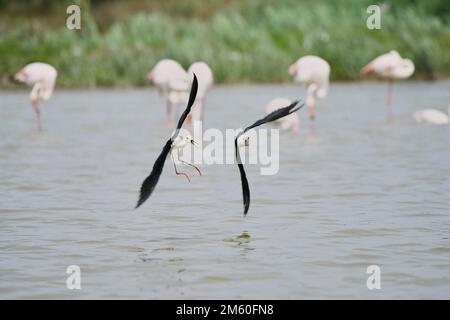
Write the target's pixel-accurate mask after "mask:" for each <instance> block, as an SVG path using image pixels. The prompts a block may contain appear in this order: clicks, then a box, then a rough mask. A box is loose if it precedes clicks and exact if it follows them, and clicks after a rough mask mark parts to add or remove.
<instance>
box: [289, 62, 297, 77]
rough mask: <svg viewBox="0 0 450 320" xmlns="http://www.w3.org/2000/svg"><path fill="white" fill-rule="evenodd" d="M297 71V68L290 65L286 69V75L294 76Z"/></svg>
mask: <svg viewBox="0 0 450 320" xmlns="http://www.w3.org/2000/svg"><path fill="white" fill-rule="evenodd" d="M297 71H298V67H297V66H296V65H295V64H293V65H291V66H290V67H289V69H288V73H289V75H291V76H294V75H295V74H296V73H297Z"/></svg>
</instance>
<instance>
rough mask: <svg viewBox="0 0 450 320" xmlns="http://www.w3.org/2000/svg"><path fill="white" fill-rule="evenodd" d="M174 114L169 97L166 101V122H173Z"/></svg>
mask: <svg viewBox="0 0 450 320" xmlns="http://www.w3.org/2000/svg"><path fill="white" fill-rule="evenodd" d="M171 115H172V104H171V103H170V101H169V99H167V102H166V122H167V123H171V121H172V119H171V118H170V116H171Z"/></svg>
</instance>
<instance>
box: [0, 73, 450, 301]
mask: <svg viewBox="0 0 450 320" xmlns="http://www.w3.org/2000/svg"><path fill="white" fill-rule="evenodd" d="M449 87H450V83H449V82H436V83H401V84H395V87H394V119H393V120H392V121H390V122H387V121H386V108H385V104H384V103H385V93H386V86H385V84H384V83H376V84H375V83H360V84H334V85H333V86H332V88H331V92H330V95H329V96H328V98H327V99H326V100H325V101H320V102H319V106H318V118H317V121H316V123H315V125H314V126H311V125H310V124H309V122H308V119H307V117H306V110H301V112H300V116H301V121H302V128H301V132H300V134H299V135H298V136H293V135H292V134H290V133H283V134H281V136H280V145H281V150H280V171H279V173H278V174H277V175H275V176H261V175H259V168H258V166H247V174H248V177H249V180H250V186H251V191H252V205H251V208H250V212H249V214H248V216H247V217H246V218H244V217H243V216H242V202H241V201H242V200H241V189H240V181H239V173H238V170H237V167H235V166H233V165H211V166H203V167H202V170H203V174H204V176H202V177H193V180H192V182H191V183H190V184H189V183H188V182H187V181H186V179H185V178H183V177H177V176H176V175H175V174H174V172H173V168H172V165H171V164H170V162H167V163H166V167H165V171H164V173H163V176H162V178H161V180H160V184H159V185H158V187H157V190H156V191H155V193H154V194H153V196H152V198H150V200H149V201H148V202H147V203H145V205H144V206H143V207H142V208H140V209H139V210H136V211H135V210H133V206H134V205H135V201H136V198H137V191H138V189H139V186H140V183H141V182H142V179H143V178H144V177H145V176H146V175H147V174H148V172H149V170H150V168H151V166H152V164H153V162H154V160H155V158H156V156H157V155H158V153H159V152H160V150H161V148H162V146H163V143H164V142H165V141H166V139H167V138H168V136H169V134H170V130H168V129H166V128H164V126H163V124H162V122H163V119H164V108H163V101H162V100H161V98H160V97H158V96H157V94H156V92H154V91H152V90H149V89H145V90H144V89H142V90H96V91H64V90H58V91H57V92H56V94H55V95H54V97H53V98H52V99H51V101H49V102H48V103H47V104H46V105H44V106H43V131H42V132H39V131H37V130H36V129H35V122H34V115H33V113H32V110H31V107H30V106H29V103H28V100H27V96H28V92H25V91H20V92H1V93H0V214H1V220H0V246H1V249H0V298H27V299H38V298H43V299H48V298H49V299H55V298H63V299H70V298H153V299H154V298H169V299H173V298H174V299H182V298H194V299H197V298H286V299H301V298H375V299H379V298H450V240H449V237H450V234H449V233H450V212H449V211H450V210H449V207H450V196H449V191H450V180H449V160H450V147H449V146H450V126H433V125H423V124H422V125H419V124H416V123H414V122H413V120H412V118H411V114H412V113H413V112H414V111H416V110H419V109H422V108H440V109H441V110H445V109H446V106H447V102H448V99H449V95H448V93H449ZM303 94H304V90H303V89H300V88H299V87H297V86H292V85H285V86H230V87H228V86H226V87H217V88H215V89H214V90H213V91H212V92H211V93H210V96H209V97H208V101H207V106H206V108H207V109H206V113H205V117H206V122H205V125H204V126H205V127H206V128H207V127H218V128H222V129H224V128H236V127H242V126H245V125H247V124H249V123H251V122H253V121H254V120H256V119H257V118H258V117H259V116H260V115H262V114H263V112H264V105H265V104H266V103H267V102H268V101H269V100H270V99H272V98H274V97H279V96H287V97H290V98H296V97H298V96H302V95H303ZM373 264H374V265H378V266H379V267H380V268H381V289H380V290H368V289H367V287H366V280H367V277H368V275H367V274H366V268H367V267H368V266H369V265H373ZM69 265H78V266H80V268H81V273H82V276H81V277H82V284H81V285H82V288H81V290H68V289H66V277H67V276H68V275H67V274H66V273H65V272H66V268H67V266H69Z"/></svg>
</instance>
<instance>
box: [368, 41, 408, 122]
mask: <svg viewBox="0 0 450 320" xmlns="http://www.w3.org/2000/svg"><path fill="white" fill-rule="evenodd" d="M373 72H374V73H376V74H378V75H379V76H380V77H382V78H386V79H388V93H387V99H386V104H387V107H388V116H389V118H390V117H392V82H393V80H397V79H407V78H409V77H411V76H412V74H413V73H414V63H413V62H412V61H411V60H409V59H403V58H402V57H401V56H400V54H399V53H398V52H397V51H395V50H392V51H390V52H388V53H385V54H382V55H381V56H379V57H377V58H375V59H374V60H372V61H371V62H369V63H368V64H367V65H366V66H365V67H364V68H362V69H361V74H362V75H367V74H370V73H373Z"/></svg>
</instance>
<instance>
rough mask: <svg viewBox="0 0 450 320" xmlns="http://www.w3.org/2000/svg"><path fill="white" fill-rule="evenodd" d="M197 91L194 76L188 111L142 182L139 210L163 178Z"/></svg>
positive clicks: (138, 203) (137, 206)
mask: <svg viewBox="0 0 450 320" xmlns="http://www.w3.org/2000/svg"><path fill="white" fill-rule="evenodd" d="M197 89H198V82H197V77H196V76H195V74H194V80H193V81H192V87H191V93H190V95H189V101H188V104H187V107H186V110H184V112H183V114H182V115H181V117H180V120H178V125H177V129H176V130H175V132H174V134H173V135H172V137H171V138H170V139H169V140H168V141H167V142H166V144H165V146H164V148H163V149H162V151H161V154H160V155H159V156H158V158H157V159H156V161H155V164H154V165H153V169H152V172H150V175H149V176H148V177H147V178H145V180H144V182H142V186H141V192H140V194H139V200H138V202H137V204H136V208H139V206H140V205H141V204H143V203H144V202H145V201H146V200H147V199H148V198H149V197H150V196H151V194H152V192H153V190H154V189H155V187H156V184H157V183H158V180H159V177H160V176H161V173H162V170H163V168H164V163H165V162H166V158H167V155H168V154H169V152H170V149H171V147H172V142H173V140H174V139H175V137H176V136H177V134H178V131H179V130H180V128H181V126H182V125H183V122H184V120H186V117H187V116H188V114H189V112H190V111H191V107H192V105H193V104H194V101H195V97H196V96H197Z"/></svg>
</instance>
